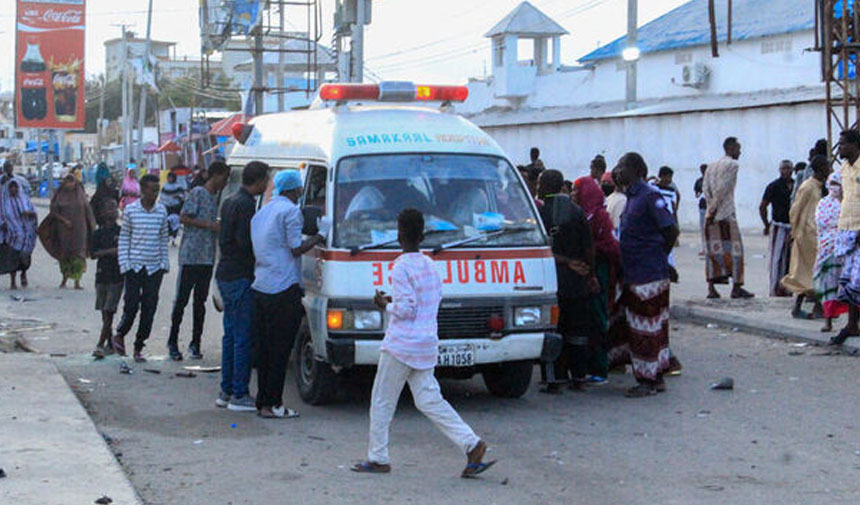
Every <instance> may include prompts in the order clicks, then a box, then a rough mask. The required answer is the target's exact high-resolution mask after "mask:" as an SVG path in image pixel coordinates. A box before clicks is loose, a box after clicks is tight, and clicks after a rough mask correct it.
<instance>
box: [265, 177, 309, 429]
mask: <svg viewBox="0 0 860 505" xmlns="http://www.w3.org/2000/svg"><path fill="white" fill-rule="evenodd" d="M301 190H302V178H301V175H299V172H298V170H283V171H281V172H278V173H277V174H276V175H275V177H274V191H275V194H274V195H273V196H272V200H271V201H270V202H269V203H268V204H267V205H266V206H265V207H263V208H262V209H260V211H259V212H257V214H256V215H255V216H254V217H253V219H251V242H252V243H253V245H254V257H255V261H256V263H255V267H254V284H253V285H252V286H251V288H252V289H253V290H254V319H255V321H256V332H257V333H256V335H257V339H258V345H257V349H258V356H257V387H258V391H257V402H256V406H257V410H258V414H259V416H260V417H264V418H286V417H297V416H298V412H296V411H294V410H292V409H288V408H285V407H284V405H283V394H284V378H285V376H286V373H287V360H288V359H289V357H290V351H291V350H292V348H293V342H294V341H295V338H296V333H297V332H298V331H299V325H300V324H301V322H302V317H303V315H304V308H303V306H302V287H301V261H302V258H301V257H302V255H303V254H305V253H306V252H308V251H310V250H311V249H313V248H314V247H315V246H316V245H317V244H319V243H321V242H322V241H323V240H324V239H323V238H322V237H321V236H320V235H315V236H313V237H310V238H308V239H307V240H305V241H304V242H302V225H303V219H302V213H301V210H300V209H299V207H298V205H296V202H298V200H299V196H300V195H301Z"/></svg>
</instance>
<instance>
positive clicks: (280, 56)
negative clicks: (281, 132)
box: [275, 0, 286, 112]
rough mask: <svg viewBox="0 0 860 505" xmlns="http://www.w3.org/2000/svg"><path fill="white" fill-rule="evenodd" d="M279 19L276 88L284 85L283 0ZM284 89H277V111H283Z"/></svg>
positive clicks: (280, 2)
mask: <svg viewBox="0 0 860 505" xmlns="http://www.w3.org/2000/svg"><path fill="white" fill-rule="evenodd" d="M279 4H280V5H279V9H278V11H279V19H280V27H281V31H280V33H279V36H280V38H279V39H278V72H277V73H276V74H275V78H276V80H277V81H278V84H277V85H276V86H275V87H276V88H283V87H284V8H285V5H284V2H283V0H281V1H279ZM284 91H285V90H283V89H280V90H278V112H284V108H285V101H286V96H285V95H286V94H285V93H284Z"/></svg>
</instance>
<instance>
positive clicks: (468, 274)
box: [371, 260, 526, 287]
mask: <svg viewBox="0 0 860 505" xmlns="http://www.w3.org/2000/svg"><path fill="white" fill-rule="evenodd" d="M436 267H437V268H438V269H439V274H440V275H441V276H442V284H469V283H475V284H526V271H525V268H524V267H523V262H522V261H521V260H473V261H472V260H447V261H437V262H436ZM393 268H394V262H393V261H392V262H389V263H383V262H377V263H373V264H372V265H371V277H372V280H373V285H374V286H375V287H379V286H383V285H390V284H391V270H392V269H393Z"/></svg>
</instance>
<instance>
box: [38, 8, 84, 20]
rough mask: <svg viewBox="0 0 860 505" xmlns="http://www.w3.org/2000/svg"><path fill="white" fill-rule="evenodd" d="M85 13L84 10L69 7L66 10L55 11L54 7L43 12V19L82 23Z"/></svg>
mask: <svg viewBox="0 0 860 505" xmlns="http://www.w3.org/2000/svg"><path fill="white" fill-rule="evenodd" d="M83 15H84V11H82V10H77V9H67V10H64V11H55V10H54V9H48V10H46V11H45V12H44V14H42V20H43V21H46V22H49V23H63V24H71V23H80V22H81V18H82V17H83Z"/></svg>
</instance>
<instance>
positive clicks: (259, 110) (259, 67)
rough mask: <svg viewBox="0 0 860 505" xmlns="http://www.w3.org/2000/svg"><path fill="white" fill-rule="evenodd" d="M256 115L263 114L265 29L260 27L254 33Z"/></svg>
mask: <svg viewBox="0 0 860 505" xmlns="http://www.w3.org/2000/svg"><path fill="white" fill-rule="evenodd" d="M253 53H254V85H253V86H252V87H251V93H253V94H254V115H255V116H260V115H262V114H263V89H264V88H263V28H262V27H261V26H258V27H257V28H256V32H255V33H254V51H253Z"/></svg>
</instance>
